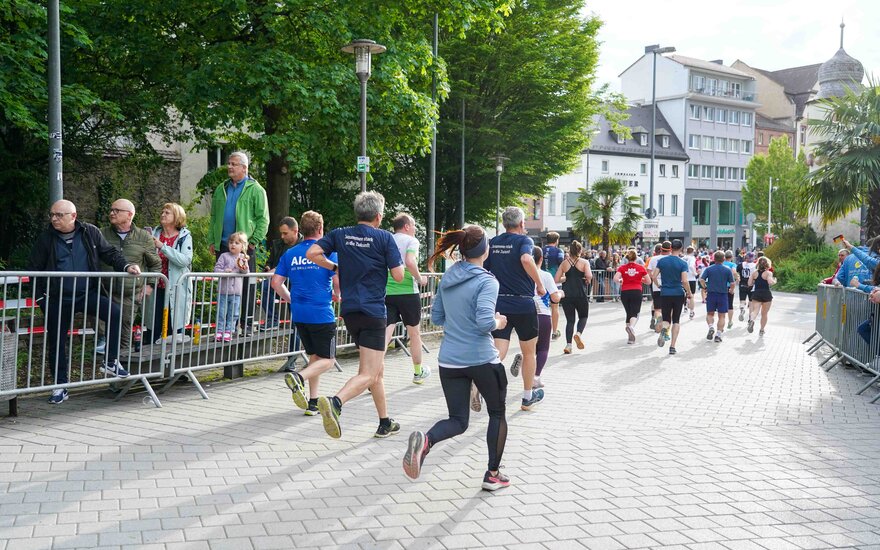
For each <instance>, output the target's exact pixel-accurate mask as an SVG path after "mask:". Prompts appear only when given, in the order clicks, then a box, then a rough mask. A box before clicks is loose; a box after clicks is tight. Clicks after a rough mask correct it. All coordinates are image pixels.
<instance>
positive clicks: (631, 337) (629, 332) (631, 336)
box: [626, 325, 636, 344]
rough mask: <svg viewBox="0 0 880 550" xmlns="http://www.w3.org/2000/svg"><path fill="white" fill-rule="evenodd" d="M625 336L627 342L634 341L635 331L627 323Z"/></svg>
mask: <svg viewBox="0 0 880 550" xmlns="http://www.w3.org/2000/svg"><path fill="white" fill-rule="evenodd" d="M626 336H627V341H626V343H627V344H632V343H634V342H635V341H636V333H635V331H634V330H633V329H632V327H631V326H629V325H626Z"/></svg>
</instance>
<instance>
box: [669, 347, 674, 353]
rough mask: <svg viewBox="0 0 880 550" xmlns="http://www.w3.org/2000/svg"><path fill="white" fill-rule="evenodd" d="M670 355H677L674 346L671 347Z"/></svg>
mask: <svg viewBox="0 0 880 550" xmlns="http://www.w3.org/2000/svg"><path fill="white" fill-rule="evenodd" d="M669 355H675V348H674V347H672V346H669Z"/></svg>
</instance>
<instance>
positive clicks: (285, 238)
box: [260, 216, 299, 330]
mask: <svg viewBox="0 0 880 550" xmlns="http://www.w3.org/2000/svg"><path fill="white" fill-rule="evenodd" d="M278 233H279V234H280V235H281V238H280V239H275V240H273V241H272V247H271V249H270V250H269V259H268V260H267V261H266V268H265V270H266V273H275V268H276V267H277V266H278V261H279V260H281V256H283V255H284V253H285V252H287V251H288V250H290V249H291V248H293V247H294V246H296V243H297V241H299V225H297V223H296V220H295V219H293V218H292V217H290V216H285V217H283V218H281V221H280V222H279V224H278ZM271 283H272V278H268V279H263V281H262V284H261V286H260V288H261V291H260V307H262V308H263V312H265V314H266V318H265V324H263V327H262V329H263V330H275V329H277V328H278V312H277V311H275V291H273V290H272V288H273V287H272V284H271Z"/></svg>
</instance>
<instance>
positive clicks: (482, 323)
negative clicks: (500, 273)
mask: <svg viewBox="0 0 880 550" xmlns="http://www.w3.org/2000/svg"><path fill="white" fill-rule="evenodd" d="M497 299H498V280H496V279H495V277H494V276H493V275H492V274H491V273H489V272H488V271H486V270H485V269H483V268H482V267H477V266H475V265H474V264H471V263H468V262H464V261H461V262H456V263H455V264H453V265H452V267H451V268H449V271H447V272H446V273H444V274H443V278H442V279H440V286H439V288H438V289H437V295H436V296H434V305H433V306H432V307H431V322H432V323H434V324H435V325H441V326H443V342H442V343H441V344H440V355H439V357H438V360H439V363H440V366H441V367H447V368H455V367H473V366H477V365H483V364H486V363H498V362H500V360H499V358H498V350H497V349H496V348H495V341H494V339H493V338H492V330H494V329H495V302H496V301H497Z"/></svg>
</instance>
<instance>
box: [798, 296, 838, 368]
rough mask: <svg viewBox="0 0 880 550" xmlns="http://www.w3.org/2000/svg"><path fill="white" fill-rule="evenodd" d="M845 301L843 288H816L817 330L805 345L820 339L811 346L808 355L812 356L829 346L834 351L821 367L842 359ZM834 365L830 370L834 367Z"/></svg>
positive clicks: (805, 341)
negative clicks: (842, 327)
mask: <svg viewBox="0 0 880 550" xmlns="http://www.w3.org/2000/svg"><path fill="white" fill-rule="evenodd" d="M842 299H843V288H842V287H837V286H834V285H824V284H820V285H818V286H817V288H816V330H815V332H813V334H811V335H810V336H809V337H808V338H807V339H806V340H804V342H803V343H804V344H806V343H808V342H810V341H811V340H812V339H813V338H814V337H816V336H818V337H819V339H818V340H817V341H816V342H815V343H814V344H812V345H811V347H810V349H809V350H807V353H808V354H810V355H812V354H813V353H815V352H817V351H818V350H819V349H820V348H822V347H823V346H826V345H827V346H829V347H830V348H831V350H832V353H831V355H829V356H828V357H827V358H826V359H825V360H824V361H823V362H822V363H821V364H820V365H819V366H824V365H825V364H826V363H828V362H829V361H831V360H832V359H837V358H839V357H840V353H839V352H838V344H839V338H840V334H841V326H840V315H841V300H842ZM834 365H836V363H834V364H832V366H831V367H829V369H828V370H830V369H831V368H833V367H834Z"/></svg>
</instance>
